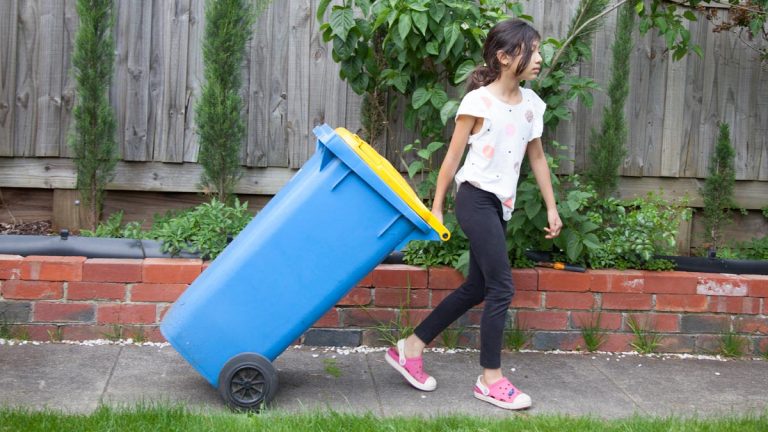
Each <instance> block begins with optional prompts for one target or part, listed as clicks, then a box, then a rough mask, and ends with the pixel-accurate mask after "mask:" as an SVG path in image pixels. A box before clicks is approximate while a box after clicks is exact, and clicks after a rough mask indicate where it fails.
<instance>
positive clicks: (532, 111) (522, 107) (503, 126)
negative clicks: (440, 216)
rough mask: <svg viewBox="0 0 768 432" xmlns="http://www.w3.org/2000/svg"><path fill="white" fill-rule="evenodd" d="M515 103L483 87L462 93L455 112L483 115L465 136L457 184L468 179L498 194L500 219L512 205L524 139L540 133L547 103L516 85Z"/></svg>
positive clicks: (530, 138) (522, 154) (513, 203)
mask: <svg viewBox="0 0 768 432" xmlns="http://www.w3.org/2000/svg"><path fill="white" fill-rule="evenodd" d="M520 90H521V91H522V96H523V97H522V100H521V101H520V103H518V104H517V105H509V104H507V103H504V102H502V101H501V100H499V99H498V98H496V96H494V95H493V94H491V92H490V91H489V90H488V89H487V88H485V87H480V88H478V89H475V90H472V91H471V92H469V93H467V94H466V95H465V96H464V99H462V100H461V104H460V105H459V110H458V111H457V112H456V117H457V118H458V116H460V115H470V116H473V117H479V118H482V119H483V128H482V129H481V130H480V132H478V133H476V134H472V135H470V136H469V152H468V153H467V157H466V159H465V161H464V165H463V166H462V167H461V169H460V170H459V172H457V173H456V184H457V186H458V185H460V184H461V183H463V182H469V183H471V184H473V185H474V186H476V187H478V188H480V189H482V190H485V191H488V192H490V193H492V194H494V195H496V196H497V197H498V198H499V201H501V204H502V210H503V217H504V220H509V219H510V218H511V217H512V210H514V208H515V195H516V192H517V181H518V178H519V177H520V164H521V163H522V162H523V157H524V156H525V150H526V148H527V147H528V142H529V141H531V140H533V139H535V138H539V137H541V133H542V131H543V129H544V110H545V109H546V108H547V104H546V103H545V102H544V101H543V100H541V98H540V97H539V96H538V95H537V94H536V93H535V92H534V91H533V90H531V89H527V88H522V87H521V88H520Z"/></svg>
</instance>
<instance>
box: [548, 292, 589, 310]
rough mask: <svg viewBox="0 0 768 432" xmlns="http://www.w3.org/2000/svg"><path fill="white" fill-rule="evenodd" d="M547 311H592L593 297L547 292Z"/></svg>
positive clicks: (571, 293) (587, 294)
mask: <svg viewBox="0 0 768 432" xmlns="http://www.w3.org/2000/svg"><path fill="white" fill-rule="evenodd" d="M545 303H546V308H547V309H592V308H593V307H594V306H595V296H594V295H593V294H592V293H589V292H587V293H573V292H548V293H547V297H546V302H545Z"/></svg>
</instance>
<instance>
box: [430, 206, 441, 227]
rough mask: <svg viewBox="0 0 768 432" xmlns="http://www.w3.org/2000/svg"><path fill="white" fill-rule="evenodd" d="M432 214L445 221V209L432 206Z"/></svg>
mask: <svg viewBox="0 0 768 432" xmlns="http://www.w3.org/2000/svg"><path fill="white" fill-rule="evenodd" d="M432 215H433V216H435V217H436V218H437V220H439V221H440V223H443V211H442V210H441V209H437V208H434V207H433V208H432Z"/></svg>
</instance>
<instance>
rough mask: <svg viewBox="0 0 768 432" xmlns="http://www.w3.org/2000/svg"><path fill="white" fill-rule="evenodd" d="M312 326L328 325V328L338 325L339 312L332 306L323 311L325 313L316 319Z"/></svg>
mask: <svg viewBox="0 0 768 432" xmlns="http://www.w3.org/2000/svg"><path fill="white" fill-rule="evenodd" d="M312 327H326V328H328V327H330V328H336V327H339V312H338V310H337V309H336V308H333V309H331V310H329V311H328V312H326V313H325V315H323V316H321V317H320V319H318V320H317V321H316V322H315V323H314V324H313V325H312Z"/></svg>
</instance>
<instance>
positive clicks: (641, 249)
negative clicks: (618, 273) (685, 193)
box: [588, 193, 691, 270]
mask: <svg viewBox="0 0 768 432" xmlns="http://www.w3.org/2000/svg"><path fill="white" fill-rule="evenodd" d="M590 208H591V210H590V211H589V217H590V218H591V219H592V221H593V222H594V223H595V224H597V225H599V226H601V227H602V229H601V230H600V232H599V234H598V238H599V240H598V243H599V245H600V247H598V248H594V249H592V250H591V251H590V253H589V256H588V260H589V263H590V265H591V266H592V267H593V268H609V267H610V268H618V269H626V268H634V269H647V270H670V269H672V268H673V267H672V265H671V263H668V262H666V261H663V260H656V259H654V258H653V256H654V255H673V254H674V252H675V246H676V237H677V229H678V227H679V226H680V222H681V221H682V220H687V219H689V218H690V217H691V211H690V209H688V208H687V207H685V201H682V202H679V201H672V202H670V201H667V200H665V199H663V197H662V196H661V195H657V194H653V193H649V194H648V195H647V196H646V197H645V198H643V199H640V198H638V199H635V200H633V201H630V202H628V203H622V202H621V201H619V200H617V199H615V198H606V199H604V200H600V201H597V202H595V203H594V205H591V206H590Z"/></svg>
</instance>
